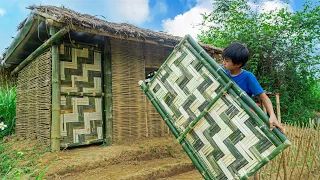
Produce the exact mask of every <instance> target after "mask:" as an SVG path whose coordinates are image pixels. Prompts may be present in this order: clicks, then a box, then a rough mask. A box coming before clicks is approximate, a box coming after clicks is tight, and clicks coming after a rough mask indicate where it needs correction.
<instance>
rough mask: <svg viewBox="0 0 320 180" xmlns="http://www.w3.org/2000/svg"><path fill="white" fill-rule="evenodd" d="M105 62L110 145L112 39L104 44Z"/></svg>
mask: <svg viewBox="0 0 320 180" xmlns="http://www.w3.org/2000/svg"><path fill="white" fill-rule="evenodd" d="M104 57H105V59H104V61H105V75H104V76H105V80H106V83H105V85H104V89H105V92H106V97H105V102H106V107H105V109H106V126H105V128H106V139H105V142H106V144H108V145H110V144H112V142H113V101H112V57H111V42H110V38H108V37H106V38H105V43H104Z"/></svg>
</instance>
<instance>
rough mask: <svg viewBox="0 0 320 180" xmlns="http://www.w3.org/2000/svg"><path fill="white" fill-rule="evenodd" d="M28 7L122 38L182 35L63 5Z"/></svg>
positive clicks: (171, 38) (173, 38) (175, 38)
mask: <svg viewBox="0 0 320 180" xmlns="http://www.w3.org/2000/svg"><path fill="white" fill-rule="evenodd" d="M28 9H31V10H35V11H36V14H41V15H43V14H46V16H47V15H48V16H50V17H52V18H53V19H54V20H57V21H60V22H64V23H66V24H68V25H73V26H79V27H86V28H91V29H96V30H99V31H101V32H109V33H111V34H114V35H122V37H123V38H126V37H137V38H139V37H140V38H143V39H155V40H156V41H161V42H163V41H172V42H176V43H177V42H179V41H181V40H182V37H179V36H173V35H171V34H168V33H165V32H156V31H153V30H150V29H144V28H139V27H136V26H134V25H132V24H128V23H112V22H108V21H106V20H102V19H99V18H97V17H96V16H91V15H88V14H81V13H78V12H76V11H73V10H71V9H68V8H65V7H56V6H29V7H28ZM48 16H47V17H48ZM102 17H103V16H102ZM201 46H202V47H204V48H205V49H206V50H209V51H215V52H216V53H221V51H222V49H220V48H216V47H213V46H211V45H201Z"/></svg>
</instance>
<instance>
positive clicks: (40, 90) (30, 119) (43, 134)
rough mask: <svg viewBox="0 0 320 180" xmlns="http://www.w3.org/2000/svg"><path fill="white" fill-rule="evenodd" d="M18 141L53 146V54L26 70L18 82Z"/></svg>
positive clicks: (33, 63)
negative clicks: (32, 141)
mask: <svg viewBox="0 0 320 180" xmlns="http://www.w3.org/2000/svg"><path fill="white" fill-rule="evenodd" d="M16 110H17V117H16V132H17V136H18V137H22V138H28V139H29V138H37V139H41V140H44V141H45V142H47V143H49V142H50V121H51V52H50V51H47V52H45V53H43V54H41V55H40V56H39V57H37V58H36V59H35V60H34V61H32V62H31V63H30V64H29V65H27V66H26V67H25V68H23V69H22V70H21V71H20V72H19V74H18V78H17V106H16Z"/></svg>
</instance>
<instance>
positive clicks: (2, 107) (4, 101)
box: [0, 86, 16, 140]
mask: <svg viewBox="0 0 320 180" xmlns="http://www.w3.org/2000/svg"><path fill="white" fill-rule="evenodd" d="M15 117H16V88H15V87H11V88H9V87H8V86H2V87H0V123H4V124H5V125H6V126H5V128H4V129H3V130H2V129H1V128H0V140H1V139H2V138H3V137H4V136H7V135H11V134H14V127H15Z"/></svg>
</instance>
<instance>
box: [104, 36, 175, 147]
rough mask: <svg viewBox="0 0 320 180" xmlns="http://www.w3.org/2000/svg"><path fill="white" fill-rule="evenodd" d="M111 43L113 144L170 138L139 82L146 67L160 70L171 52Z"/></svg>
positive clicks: (137, 45) (131, 43) (145, 46)
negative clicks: (124, 141)
mask: <svg viewBox="0 0 320 180" xmlns="http://www.w3.org/2000/svg"><path fill="white" fill-rule="evenodd" d="M110 42H111V52H112V54H111V58H112V99H113V138H114V141H115V142H116V141H122V140H134V139H138V138H143V137H159V136H164V135H167V134H169V131H168V128H167V126H166V125H165V123H164V122H163V120H162V118H161V117H160V115H159V113H158V112H156V110H155V108H154V107H153V105H152V104H151V103H150V102H149V100H148V99H147V98H146V96H145V95H144V93H143V91H142V90H141V88H140V86H139V85H138V81H139V80H143V79H145V74H146V72H145V68H146V67H159V66H160V65H161V64H162V63H163V62H164V61H165V60H166V58H167V57H168V56H169V54H170V53H171V52H172V49H171V48H168V47H162V46H157V45H151V44H145V43H142V42H132V41H126V40H120V39H114V38H111V39H110Z"/></svg>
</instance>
